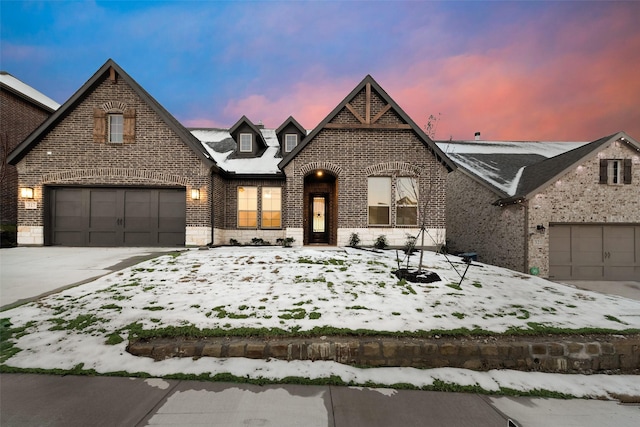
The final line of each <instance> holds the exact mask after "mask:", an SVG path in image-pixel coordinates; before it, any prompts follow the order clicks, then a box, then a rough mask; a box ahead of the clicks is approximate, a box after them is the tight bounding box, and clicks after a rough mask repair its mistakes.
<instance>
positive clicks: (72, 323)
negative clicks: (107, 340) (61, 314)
mask: <svg viewBox="0 0 640 427" xmlns="http://www.w3.org/2000/svg"><path fill="white" fill-rule="evenodd" d="M104 320H105V319H101V318H99V317H96V316H95V315H93V314H79V315H78V316H77V317H76V318H75V319H71V320H68V321H67V320H64V319H60V318H53V319H50V321H52V322H53V323H55V324H56V325H55V326H52V327H51V328H49V330H50V331H71V330H75V331H83V330H85V329H87V328H88V327H90V326H92V325H95V324H96V323H98V322H103V321H104Z"/></svg>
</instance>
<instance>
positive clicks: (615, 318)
mask: <svg viewBox="0 0 640 427" xmlns="http://www.w3.org/2000/svg"><path fill="white" fill-rule="evenodd" d="M604 318H605V319H607V320H611V321H612V322H618V323H622V324H623V325H628V323H626V322H623V321H622V320H620V319H618V318H617V317H615V316H612V315H610V314H607V315H605V316H604Z"/></svg>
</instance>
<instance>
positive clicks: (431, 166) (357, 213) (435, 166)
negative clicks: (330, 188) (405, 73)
mask: <svg viewBox="0 0 640 427" xmlns="http://www.w3.org/2000/svg"><path fill="white" fill-rule="evenodd" d="M365 97H366V94H365V90H364V89H363V90H362V91H361V92H360V93H358V94H356V96H355V97H354V98H353V99H352V100H351V101H350V105H351V107H352V108H353V109H354V110H356V112H359V114H360V115H361V116H362V117H364V116H365V108H366V102H365ZM385 105H386V104H385V103H384V102H383V100H382V98H381V97H380V96H378V95H377V94H376V93H375V92H373V93H372V94H371V102H370V107H369V108H370V116H376V115H377V114H378V113H379V112H380V111H381V110H382V109H383V108H384V107H385ZM376 124H377V125H378V127H377V128H376V127H373V126H371V127H370V128H366V127H365V126H362V127H358V126H359V125H360V121H359V120H358V119H357V118H356V117H355V116H354V114H352V112H351V111H350V110H349V109H347V108H343V109H342V110H341V111H339V112H338V113H337V114H336V115H335V117H333V118H332V120H330V121H329V123H328V124H327V126H325V128H323V129H322V130H320V131H319V132H318V133H317V134H316V135H315V136H314V137H313V139H312V140H311V141H309V142H308V143H307V144H306V145H305V147H304V149H302V150H301V151H300V152H298V153H297V154H296V156H295V158H294V159H293V160H291V161H290V162H289V163H288V164H287V165H286V166H285V168H284V173H285V175H286V176H287V183H286V189H287V191H286V193H287V204H286V211H287V218H286V220H285V224H286V227H287V229H289V228H291V229H295V230H299V229H303V230H304V228H305V227H306V224H305V221H304V219H305V217H304V212H305V197H304V194H305V192H304V188H305V177H307V176H309V175H311V174H313V173H314V172H315V171H317V170H322V171H325V173H329V174H331V175H333V176H334V177H335V178H336V183H335V187H336V189H337V199H338V204H337V236H338V239H337V242H336V243H337V244H338V245H346V244H347V243H348V238H349V234H350V231H352V230H364V229H369V230H372V233H370V234H367V235H360V238H361V240H362V244H364V245H371V244H372V243H373V240H369V239H370V237H371V236H373V235H375V236H376V237H377V236H378V235H380V234H385V235H394V236H397V235H398V234H401V235H402V240H403V243H404V240H405V239H406V234H407V233H408V234H412V235H415V234H417V231H418V229H419V227H418V226H413V227H411V226H398V227H395V226H391V227H389V226H383V227H378V226H375V227H374V226H369V225H368V207H367V203H368V201H367V193H368V181H367V179H368V178H369V177H372V176H389V177H414V178H417V180H418V186H419V188H418V194H419V212H420V213H419V215H421V216H422V215H424V218H425V225H426V227H427V228H429V229H437V230H440V233H439V235H440V236H441V237H442V238H443V239H444V229H445V191H446V176H447V169H446V167H445V166H444V165H442V164H441V163H440V162H438V160H437V159H436V158H435V156H434V155H433V154H432V153H431V152H430V151H429V150H428V149H427V147H425V144H424V142H423V141H422V140H420V138H418V136H417V135H416V133H415V132H414V131H413V130H412V129H410V128H408V127H407V126H405V127H402V126H398V125H406V123H404V122H403V121H402V120H401V118H400V117H399V116H398V114H396V113H395V112H394V111H393V109H388V110H387V111H386V112H384V113H383V114H382V116H381V117H380V118H379V120H378V121H377V122H376ZM332 125H333V126H332ZM349 126H353V128H349ZM340 127H344V128H340ZM393 194H395V193H394V188H392V195H393ZM394 197H395V196H394ZM394 197H392V199H393V198H394ZM391 224H395V212H394V209H391ZM345 230H349V231H345ZM398 231H400V233H398ZM354 232H357V231H354ZM365 239H366V240H365Z"/></svg>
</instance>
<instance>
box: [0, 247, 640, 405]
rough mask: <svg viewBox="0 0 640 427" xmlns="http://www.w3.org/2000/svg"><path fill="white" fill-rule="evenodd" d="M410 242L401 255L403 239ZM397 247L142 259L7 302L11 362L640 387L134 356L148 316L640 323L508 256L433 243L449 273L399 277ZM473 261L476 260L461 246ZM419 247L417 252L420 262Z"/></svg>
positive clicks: (305, 321) (373, 323) (161, 322)
mask: <svg viewBox="0 0 640 427" xmlns="http://www.w3.org/2000/svg"><path fill="white" fill-rule="evenodd" d="M400 255H401V256H403V255H404V254H402V253H401V252H400ZM395 257H396V252H395V251H384V252H380V253H376V252H371V251H364V250H355V249H344V250H314V249H307V248H276V247H260V248H253V247H223V248H217V249H211V250H208V251H202V250H185V251H182V252H180V253H177V254H173V255H165V256H161V257H159V258H156V259H153V260H149V261H146V262H143V263H140V264H138V265H136V266H133V267H130V268H128V269H125V270H122V271H120V272H117V273H113V274H110V275H107V276H104V277H102V278H100V279H98V280H95V281H94V282H91V283H88V284H85V285H82V286H78V287H75V288H72V289H68V290H66V291H63V292H60V293H58V294H54V295H51V296H48V297H45V298H42V299H40V300H38V301H36V302H32V303H29V304H26V305H23V306H20V307H17V308H15V309H12V310H8V311H5V312H3V313H2V317H3V318H9V319H10V322H11V324H12V328H20V327H25V326H26V329H25V330H24V332H23V333H21V334H16V336H14V337H13V338H12V340H13V341H14V343H15V347H17V348H19V349H21V351H20V352H18V353H17V354H16V355H14V356H13V357H11V358H9V359H8V360H7V361H5V363H6V364H7V365H9V366H14V367H20V368H44V369H54V368H59V369H72V368H73V367H75V366H77V365H78V364H80V363H83V364H84V369H95V370H96V371H97V372H102V373H106V372H114V371H122V370H126V371H127V372H130V373H133V372H146V373H148V374H150V375H153V376H162V375H167V374H173V373H185V374H189V373H192V374H201V373H205V372H210V373H212V374H215V373H224V372H229V373H232V374H234V375H238V376H242V377H246V376H249V377H254V378H258V377H264V378H270V379H278V378H283V377H286V376H301V377H309V378H323V377H328V376H330V375H337V376H340V377H341V378H342V379H343V380H344V381H347V382H348V381H354V382H358V383H362V384H364V383H366V382H368V381H373V382H376V383H380V384H394V383H411V384H414V385H416V386H423V385H429V384H431V383H433V381H434V380H441V381H445V382H452V383H456V384H461V385H475V384H478V385H480V386H482V387H483V388H485V389H487V390H497V389H498V388H499V387H500V386H502V387H509V388H514V389H517V390H530V389H535V388H544V389H547V390H553V391H559V392H563V393H571V394H574V395H577V396H582V395H585V396H607V395H608V394H610V393H614V392H615V393H626V394H631V395H638V396H640V382H639V381H637V377H634V376H605V375H593V376H584V375H557V374H540V373H528V372H515V371H490V372H474V371H468V370H464V369H449V368H447V369H430V370H419V369H413V368H375V369H359V368H355V367H350V366H344V365H340V364H337V363H333V362H314V363H312V362H305V361H295V362H282V361H274V360H272V361H269V362H266V361H260V360H259V361H254V360H246V359H220V360H218V359H213V358H202V359H199V360H191V359H170V360H165V361H161V362H154V361H153V360H152V359H148V358H141V357H135V356H132V355H130V354H128V353H126V351H125V347H126V341H125V342H122V343H119V344H116V345H107V344H106V340H107V337H109V336H110V335H114V334H119V335H121V336H122V337H123V338H126V337H127V333H128V328H129V325H131V324H132V323H135V322H138V323H140V324H142V325H143V327H144V328H146V329H153V328H159V327H166V326H184V325H194V326H196V327H198V328H223V329H232V328H240V327H249V328H263V327H266V328H271V327H277V328H282V329H287V330H310V329H313V328H314V327H323V326H330V327H337V328H350V329H361V328H362V329H369V330H376V331H418V330H424V331H428V330H434V329H456V328H463V327H464V328H468V329H473V328H481V329H484V330H487V331H493V332H505V331H507V330H508V329H509V328H513V327H518V328H528V327H530V325H529V324H528V323H529V322H533V323H535V324H542V325H546V326H556V327H562V328H571V329H575V328H583V327H594V328H607V329H614V330H623V329H629V328H640V302H639V301H634V300H630V299H625V298H621V297H616V296H608V295H602V294H598V293H591V292H588V291H582V290H578V289H575V288H572V287H569V286H567V285H562V284H557V283H553V282H549V281H547V280H544V279H541V278H538V277H533V276H529V275H524V274H521V273H517V272H514V271H511V270H506V269H502V268H498V267H493V266H489V265H484V264H477V263H474V264H473V265H472V266H471V267H469V270H468V272H467V274H466V277H465V279H464V281H463V283H462V285H461V286H460V287H458V285H457V284H458V282H459V281H460V276H459V275H458V273H456V271H455V270H454V269H453V268H452V267H451V265H450V264H449V263H448V262H447V260H446V258H445V257H444V256H443V255H438V254H435V253H430V252H429V253H425V259H424V261H423V265H425V266H426V268H428V269H429V270H430V271H433V272H436V273H437V274H438V275H439V276H440V277H441V279H442V280H441V281H440V282H435V283H430V284H420V283H406V282H402V281H398V279H397V278H396V277H395V276H393V275H392V274H391V271H392V270H395V269H396V268H397V262H396V259H395ZM450 259H451V260H452V261H453V262H454V265H455V266H456V268H457V269H458V270H459V271H460V273H462V272H463V271H464V269H465V268H466V265H465V264H463V263H461V262H460V259H459V258H457V257H450ZM416 262H417V256H416V255H414V256H413V257H412V258H411V263H412V266H413V267H415V265H416Z"/></svg>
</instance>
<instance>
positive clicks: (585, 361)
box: [127, 334, 640, 374]
mask: <svg viewBox="0 0 640 427" xmlns="http://www.w3.org/2000/svg"><path fill="white" fill-rule="evenodd" d="M127 351H128V352H129V353H131V354H133V355H136V356H145V357H151V358H153V359H155V360H164V359H168V358H172V357H190V358H194V359H196V358H200V357H218V358H227V357H245V358H249V359H271V358H273V359H280V360H310V361H316V360H331V361H335V362H338V363H343V364H348V365H355V366H364V367H392V366H405V367H407V366H408V367H415V368H425V369H426V368H441V367H454V368H466V369H472V370H476V371H488V370H491V369H514V370H521V371H537V372H552V373H582V374H594V373H607V374H639V373H640V334H633V335H559V336H556V335H546V336H486V337H482V336H472V337H468V336H467V337H439V338H438V337H433V338H392V337H372V336H366V337H356V336H343V337H334V336H331V337H317V338H278V337H274V338H241V337H222V338H188V337H180V338H154V339H138V340H133V341H130V342H129V345H128V346H127Z"/></svg>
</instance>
